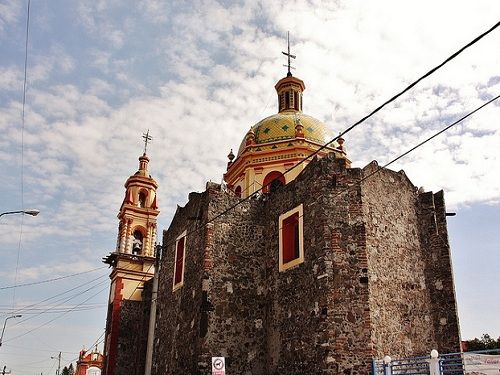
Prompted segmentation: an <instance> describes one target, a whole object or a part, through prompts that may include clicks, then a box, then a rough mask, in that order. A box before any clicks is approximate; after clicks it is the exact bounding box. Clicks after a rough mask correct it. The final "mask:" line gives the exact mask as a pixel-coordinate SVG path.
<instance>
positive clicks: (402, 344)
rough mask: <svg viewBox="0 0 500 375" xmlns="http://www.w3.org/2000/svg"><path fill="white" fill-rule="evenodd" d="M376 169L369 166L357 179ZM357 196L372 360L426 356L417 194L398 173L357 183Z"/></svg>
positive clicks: (426, 302)
mask: <svg viewBox="0 0 500 375" xmlns="http://www.w3.org/2000/svg"><path fill="white" fill-rule="evenodd" d="M377 169H378V165H377V164H376V162H372V163H371V164H369V165H368V166H367V167H365V168H364V169H363V175H364V176H368V175H370V174H371V173H373V172H374V171H375V170H377ZM362 193H363V202H364V205H363V211H364V217H365V221H366V228H367V250H368V251H367V253H368V263H369V267H368V270H369V274H368V277H369V289H370V315H371V321H372V335H371V341H372V343H373V347H374V351H375V356H376V357H378V358H382V357H383V356H385V355H391V356H392V357H406V356H412V355H413V356H414V355H426V354H428V353H429V352H430V350H431V349H432V348H435V347H436V342H435V339H434V337H435V335H434V332H433V326H432V311H431V310H432V306H431V300H430V295H429V293H430V291H429V288H428V285H427V281H426V278H425V268H426V262H425V258H426V255H425V252H424V249H423V247H422V243H421V239H420V236H419V217H418V193H417V189H416V187H415V186H414V185H413V184H412V183H411V182H410V181H409V180H408V178H407V177H406V175H405V174H404V172H399V173H396V172H394V171H391V170H388V169H382V170H380V171H379V172H378V173H377V174H375V175H372V176H371V177H370V178H368V179H366V180H365V181H364V182H363V187H362Z"/></svg>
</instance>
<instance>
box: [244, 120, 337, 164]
mask: <svg viewBox="0 0 500 375" xmlns="http://www.w3.org/2000/svg"><path fill="white" fill-rule="evenodd" d="M297 117H298V119H299V120H300V123H301V124H302V126H303V127H304V137H305V138H306V139H308V140H311V141H313V142H316V143H320V144H324V143H326V142H328V141H329V140H330V139H332V138H333V133H332V131H330V129H328V127H327V126H326V125H325V124H324V123H322V122H321V121H319V120H317V119H315V118H314V117H311V116H308V115H305V114H303V113H302V112H298V111H294V110H288V111H282V112H280V113H277V114H275V115H272V116H269V117H266V118H265V119H263V120H261V121H259V122H258V123H257V124H255V125H254V126H252V130H253V132H254V134H255V143H256V144H257V145H258V144H263V143H269V142H276V141H281V140H286V139H294V138H295V121H296V120H295V119H296V118H297ZM245 140H246V138H244V139H243V141H242V142H241V145H240V148H239V150H238V156H239V155H241V153H242V152H243V150H244V149H245ZM335 146H336V143H335Z"/></svg>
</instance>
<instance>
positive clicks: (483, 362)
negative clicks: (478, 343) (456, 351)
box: [463, 353, 500, 375]
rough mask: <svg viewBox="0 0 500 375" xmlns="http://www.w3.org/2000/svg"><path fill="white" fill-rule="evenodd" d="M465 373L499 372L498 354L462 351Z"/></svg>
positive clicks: (485, 374) (491, 374) (491, 373)
mask: <svg viewBox="0 0 500 375" xmlns="http://www.w3.org/2000/svg"><path fill="white" fill-rule="evenodd" d="M463 356H464V365H465V374H466V375H498V374H500V355H487V354H474V353H464V354H463Z"/></svg>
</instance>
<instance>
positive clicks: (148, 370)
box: [144, 245, 161, 375]
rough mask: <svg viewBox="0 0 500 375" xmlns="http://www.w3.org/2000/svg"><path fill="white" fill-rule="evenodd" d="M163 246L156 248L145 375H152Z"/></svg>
mask: <svg viewBox="0 0 500 375" xmlns="http://www.w3.org/2000/svg"><path fill="white" fill-rule="evenodd" d="M160 256H161V245H157V246H156V259H155V274H154V276H153V288H152V291H151V310H150V312H149V328H148V343H147V346H146V365H145V366H144V375H151V367H152V366H153V341H154V337H155V323H156V299H157V297H158V272H159V270H160Z"/></svg>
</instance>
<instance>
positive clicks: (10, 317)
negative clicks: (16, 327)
mask: <svg viewBox="0 0 500 375" xmlns="http://www.w3.org/2000/svg"><path fill="white" fill-rule="evenodd" d="M21 316H22V315H11V316H8V317H7V318H5V321H4V322H3V329H2V336H0V346H2V340H3V334H4V332H5V326H6V325H7V320H9V319H13V318H20V317H21Z"/></svg>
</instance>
